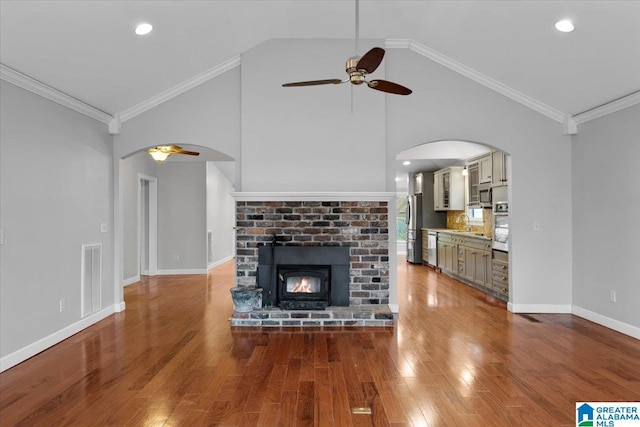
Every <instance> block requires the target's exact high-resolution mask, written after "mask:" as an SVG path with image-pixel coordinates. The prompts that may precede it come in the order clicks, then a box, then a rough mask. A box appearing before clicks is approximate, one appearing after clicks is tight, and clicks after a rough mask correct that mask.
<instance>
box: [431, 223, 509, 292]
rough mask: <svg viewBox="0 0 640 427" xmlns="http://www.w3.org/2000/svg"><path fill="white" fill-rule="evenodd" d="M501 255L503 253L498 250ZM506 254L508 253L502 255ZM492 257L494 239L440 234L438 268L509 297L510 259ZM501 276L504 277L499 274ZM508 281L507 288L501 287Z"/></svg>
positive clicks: (452, 233)
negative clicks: (505, 268)
mask: <svg viewBox="0 0 640 427" xmlns="http://www.w3.org/2000/svg"><path fill="white" fill-rule="evenodd" d="M494 252H500V251H494ZM500 253H501V254H502V253H506V252H500ZM499 256H500V257H501V258H499V259H498V260H497V263H496V261H495V260H494V259H493V257H492V250H491V240H490V239H487V238H482V237H473V236H470V235H467V234H464V233H456V232H451V233H447V232H441V233H438V267H439V268H440V270H442V271H443V272H444V273H446V274H447V275H450V276H452V277H454V278H456V279H459V280H460V281H462V282H464V283H467V284H470V285H473V286H474V287H477V288H480V289H484V290H486V291H488V292H489V293H491V294H492V295H496V294H499V295H498V296H500V297H501V298H504V297H508V295H509V294H508V289H509V286H508V271H507V272H506V273H505V271H504V270H503V266H504V265H507V268H508V265H509V261H508V258H507V260H506V261H504V260H503V258H502V256H501V255H499ZM497 273H500V274H497ZM505 277H506V278H507V279H506V280H507V283H506V286H503V285H501V283H503V282H504V280H505Z"/></svg>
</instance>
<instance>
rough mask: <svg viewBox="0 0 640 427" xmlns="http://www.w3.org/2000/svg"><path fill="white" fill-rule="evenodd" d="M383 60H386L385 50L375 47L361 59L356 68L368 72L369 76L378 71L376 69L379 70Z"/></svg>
mask: <svg viewBox="0 0 640 427" xmlns="http://www.w3.org/2000/svg"><path fill="white" fill-rule="evenodd" d="M382 58H384V49H383V48H381V47H374V48H373V49H371V50H370V51H369V52H367V53H365V54H364V56H363V57H362V58H360V61H358V65H357V66H356V68H357V69H358V70H366V71H367V74H371V73H373V72H374V71H375V70H376V68H378V66H379V65H380V63H381V62H382Z"/></svg>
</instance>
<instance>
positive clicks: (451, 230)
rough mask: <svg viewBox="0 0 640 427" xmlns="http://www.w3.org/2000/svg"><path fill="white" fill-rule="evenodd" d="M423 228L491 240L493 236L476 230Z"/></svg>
mask: <svg viewBox="0 0 640 427" xmlns="http://www.w3.org/2000/svg"><path fill="white" fill-rule="evenodd" d="M422 230H431V231H437V232H438V233H449V234H457V235H459V236H465V237H473V238H476V239H483V240H491V237H488V236H485V235H483V234H481V233H477V232H474V231H464V230H455V229H452V228H428V227H427V228H422Z"/></svg>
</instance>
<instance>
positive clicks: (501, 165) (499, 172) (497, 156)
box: [491, 151, 508, 186]
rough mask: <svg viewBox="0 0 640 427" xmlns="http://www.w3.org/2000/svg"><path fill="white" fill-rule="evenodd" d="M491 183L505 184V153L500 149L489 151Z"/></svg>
mask: <svg viewBox="0 0 640 427" xmlns="http://www.w3.org/2000/svg"><path fill="white" fill-rule="evenodd" d="M491 168H492V172H491V185H492V186H500V185H507V184H508V182H507V155H506V154H505V153H503V152H502V151H493V152H492V153H491Z"/></svg>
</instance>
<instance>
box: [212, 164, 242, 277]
mask: <svg viewBox="0 0 640 427" xmlns="http://www.w3.org/2000/svg"><path fill="white" fill-rule="evenodd" d="M216 163H220V162H207V164H206V168H207V183H206V184H207V213H206V215H207V232H208V231H211V232H212V236H213V247H212V249H213V250H212V253H211V255H212V259H211V262H209V263H208V265H207V267H208V268H211V267H212V266H215V265H217V264H219V263H220V262H222V261H225V260H227V259H230V258H231V257H233V255H234V253H235V233H234V227H235V203H234V202H235V201H234V198H233V196H231V193H232V192H233V191H234V187H233V184H232V183H231V181H229V179H227V177H226V176H225V174H224V173H222V171H220V169H218V167H217V166H216ZM207 249H208V248H207ZM207 261H208V260H207Z"/></svg>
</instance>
